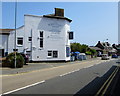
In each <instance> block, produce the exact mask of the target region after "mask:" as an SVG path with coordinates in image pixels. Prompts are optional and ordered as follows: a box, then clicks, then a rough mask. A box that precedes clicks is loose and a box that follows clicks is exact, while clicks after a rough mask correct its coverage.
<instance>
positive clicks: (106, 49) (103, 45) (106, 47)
mask: <svg viewBox="0 0 120 96" xmlns="http://www.w3.org/2000/svg"><path fill="white" fill-rule="evenodd" d="M95 47H98V48H100V49H102V54H108V55H110V54H112V53H113V51H114V52H115V50H114V49H113V47H112V46H111V44H110V43H108V42H100V41H98V43H97V44H96V46H95Z"/></svg>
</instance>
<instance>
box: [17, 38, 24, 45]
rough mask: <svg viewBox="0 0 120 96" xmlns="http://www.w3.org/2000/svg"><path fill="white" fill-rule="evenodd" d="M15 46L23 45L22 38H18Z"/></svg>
mask: <svg viewBox="0 0 120 96" xmlns="http://www.w3.org/2000/svg"><path fill="white" fill-rule="evenodd" d="M17 44H18V45H23V37H18V38H17Z"/></svg>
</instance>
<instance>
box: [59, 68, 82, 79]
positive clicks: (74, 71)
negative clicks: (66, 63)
mask: <svg viewBox="0 0 120 96" xmlns="http://www.w3.org/2000/svg"><path fill="white" fill-rule="evenodd" d="M79 70H80V69H77V70H74V71H71V72H68V73H65V74H62V75H60V77H62V76H65V75H68V74H71V73H74V72H76V71H79Z"/></svg>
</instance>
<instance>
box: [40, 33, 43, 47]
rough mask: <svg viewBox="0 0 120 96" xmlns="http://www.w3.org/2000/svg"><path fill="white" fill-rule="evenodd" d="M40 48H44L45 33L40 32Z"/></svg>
mask: <svg viewBox="0 0 120 96" xmlns="http://www.w3.org/2000/svg"><path fill="white" fill-rule="evenodd" d="M40 47H41V48H43V31H40Z"/></svg>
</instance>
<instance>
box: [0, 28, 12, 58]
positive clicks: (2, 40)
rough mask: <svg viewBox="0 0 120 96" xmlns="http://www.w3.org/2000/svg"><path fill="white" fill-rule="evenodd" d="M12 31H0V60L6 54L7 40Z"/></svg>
mask: <svg viewBox="0 0 120 96" xmlns="http://www.w3.org/2000/svg"><path fill="white" fill-rule="evenodd" d="M13 30H14V29H0V58H1V57H4V56H6V55H7V54H8V38H9V34H10V32H11V31H13Z"/></svg>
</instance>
